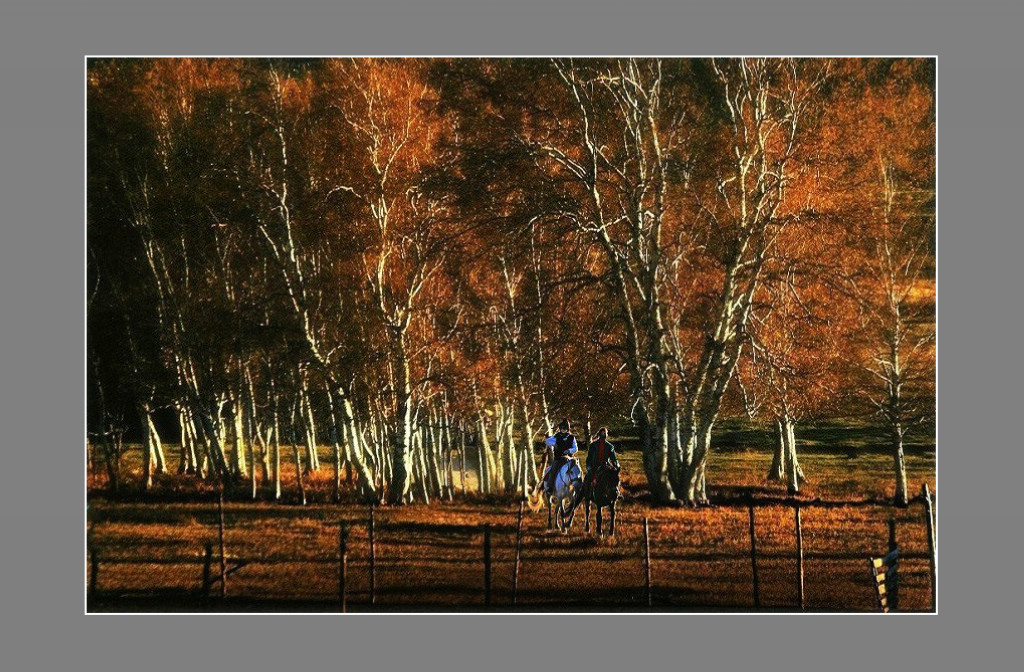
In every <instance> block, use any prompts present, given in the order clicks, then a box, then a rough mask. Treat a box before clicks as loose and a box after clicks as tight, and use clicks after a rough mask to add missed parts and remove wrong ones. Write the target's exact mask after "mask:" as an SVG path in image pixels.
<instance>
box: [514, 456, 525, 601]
mask: <svg viewBox="0 0 1024 672" xmlns="http://www.w3.org/2000/svg"><path fill="white" fill-rule="evenodd" d="M523 464H526V461H525V460H524V461H523ZM523 504H524V501H523V500H521V499H520V500H519V518H518V520H517V521H516V559H515V564H513V565H512V604H513V605H514V604H515V603H516V598H517V597H518V592H519V559H520V555H521V552H522V548H523Z"/></svg>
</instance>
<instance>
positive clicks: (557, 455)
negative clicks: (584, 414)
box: [544, 418, 579, 492]
mask: <svg viewBox="0 0 1024 672" xmlns="http://www.w3.org/2000/svg"><path fill="white" fill-rule="evenodd" d="M544 445H545V446H547V448H548V449H549V450H551V451H552V460H551V467H550V468H549V469H548V473H547V478H545V479H544V486H545V488H546V489H547V491H548V492H552V491H554V489H555V476H556V475H557V474H558V470H559V469H561V468H562V464H564V463H565V461H566V460H568V459H569V458H570V457H572V456H573V455H575V454H576V451H578V450H579V446H577V445H576V437H575V436H573V435H572V433H571V432H570V431H569V418H562V422H560V423H558V431H557V432H555V435H554V436H552V437H549V438H548V439H547V440H546V441H545V442H544Z"/></svg>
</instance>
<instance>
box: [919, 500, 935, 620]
mask: <svg viewBox="0 0 1024 672" xmlns="http://www.w3.org/2000/svg"><path fill="white" fill-rule="evenodd" d="M921 495H922V496H923V497H924V509H925V523H926V524H927V526H928V573H929V578H930V579H931V584H932V609H933V610H937V607H936V605H935V560H936V558H935V518H934V517H933V516H934V514H933V513H932V493H930V492H929V491H928V484H927V483H922V484H921Z"/></svg>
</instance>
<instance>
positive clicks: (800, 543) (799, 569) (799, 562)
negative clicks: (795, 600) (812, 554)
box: [793, 502, 804, 611]
mask: <svg viewBox="0 0 1024 672" xmlns="http://www.w3.org/2000/svg"><path fill="white" fill-rule="evenodd" d="M793 511H794V512H795V518H796V573H797V584H796V588H797V595H798V597H799V599H800V611H803V610H804V534H803V530H802V529H801V526H800V502H797V503H796V504H795V505H794V506H793Z"/></svg>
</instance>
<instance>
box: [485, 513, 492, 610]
mask: <svg viewBox="0 0 1024 672" xmlns="http://www.w3.org/2000/svg"><path fill="white" fill-rule="evenodd" d="M484 606H488V607H489V606H491V524H490V523H484Z"/></svg>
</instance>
